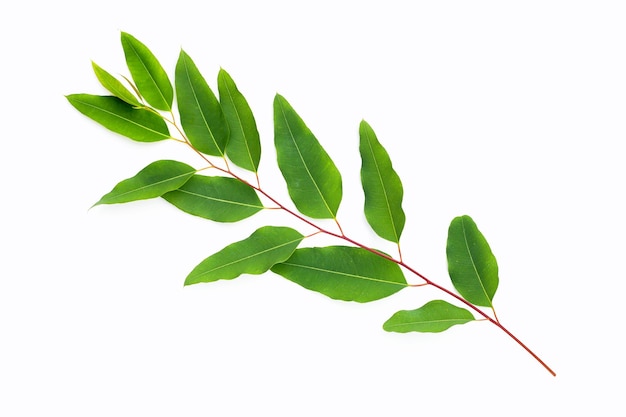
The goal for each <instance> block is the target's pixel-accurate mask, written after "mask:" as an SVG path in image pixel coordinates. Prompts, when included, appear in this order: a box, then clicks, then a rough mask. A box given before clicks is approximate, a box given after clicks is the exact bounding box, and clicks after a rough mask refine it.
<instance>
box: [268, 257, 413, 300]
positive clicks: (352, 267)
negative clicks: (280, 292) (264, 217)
mask: <svg viewBox="0 0 626 417" xmlns="http://www.w3.org/2000/svg"><path fill="white" fill-rule="evenodd" d="M272 271H273V272H275V273H277V274H279V275H281V276H283V277H285V278H287V279H288V280H290V281H293V282H295V283H296V284H299V285H301V286H303V287H304V288H307V289H309V290H312V291H317V292H320V293H322V294H324V295H326V296H328V297H330V298H334V299H337V300H345V301H357V302H360V303H366V302H369V301H374V300H378V299H381V298H384V297H387V296H390V295H391V294H394V293H396V292H398V291H400V290H401V289H403V288H404V287H406V286H407V283H406V280H405V279H404V275H403V273H402V270H401V269H400V267H399V266H398V265H397V264H396V263H394V262H392V261H389V260H387V259H385V258H382V257H380V256H378V255H376V254H374V253H372V252H370V251H368V250H366V249H363V248H357V247H349V246H328V247H321V248H302V249H298V250H296V251H295V252H294V253H293V255H292V256H291V257H290V258H289V259H287V260H286V261H285V262H283V263H279V264H276V265H274V266H273V267H272Z"/></svg>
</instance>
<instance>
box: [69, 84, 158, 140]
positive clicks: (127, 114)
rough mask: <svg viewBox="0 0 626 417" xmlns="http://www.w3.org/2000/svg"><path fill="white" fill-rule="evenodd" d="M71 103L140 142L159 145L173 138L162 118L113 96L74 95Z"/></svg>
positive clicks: (71, 96)
mask: <svg viewBox="0 0 626 417" xmlns="http://www.w3.org/2000/svg"><path fill="white" fill-rule="evenodd" d="M67 99H68V101H69V102H70V103H71V104H72V106H74V107H75V108H76V109H77V110H78V111H79V112H81V113H82V114H84V115H85V116H87V117H89V118H90V119H92V120H94V121H96V122H98V123H100V124H101V125H102V126H104V127H106V128H107V129H109V130H112V131H113V132H115V133H119V134H120V135H124V136H126V137H128V138H130V139H133V140H136V141H139V142H156V141H160V140H164V139H169V138H170V132H169V130H168V128H167V125H166V124H165V121H164V120H163V118H161V117H160V116H159V115H157V114H154V113H152V112H151V111H149V110H145V109H136V108H133V106H132V105H130V104H128V103H126V102H125V101H123V100H120V99H119V98H117V97H113V96H94V95H91V94H71V95H68V96H67Z"/></svg>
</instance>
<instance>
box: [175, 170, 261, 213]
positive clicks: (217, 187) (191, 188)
mask: <svg viewBox="0 0 626 417" xmlns="http://www.w3.org/2000/svg"><path fill="white" fill-rule="evenodd" d="M163 198H164V199H165V200H167V201H168V202H170V203H172V204H173V205H175V206H176V207H178V208H179V209H181V210H182V211H184V212H186V213H189V214H193V215H194V216H199V217H203V218H205V219H209V220H214V221H217V222H237V221H239V220H243V219H245V218H247V217H250V216H252V215H253V214H255V213H257V212H258V211H259V210H261V209H263V204H262V203H261V200H260V199H259V196H258V195H257V194H256V192H255V191H254V190H253V189H252V188H250V187H249V186H247V185H245V184H243V183H242V182H240V181H238V180H236V179H234V178H229V177H208V176H205V175H194V176H193V177H191V178H190V179H189V181H187V182H186V183H185V185H183V186H182V187H180V188H178V189H177V190H175V191H172V192H169V193H167V194H164V195H163Z"/></svg>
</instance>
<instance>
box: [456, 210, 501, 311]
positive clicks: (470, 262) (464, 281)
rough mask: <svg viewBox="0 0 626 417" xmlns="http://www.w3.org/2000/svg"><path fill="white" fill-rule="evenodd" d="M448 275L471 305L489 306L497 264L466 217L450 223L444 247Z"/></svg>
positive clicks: (477, 231)
mask: <svg viewBox="0 0 626 417" xmlns="http://www.w3.org/2000/svg"><path fill="white" fill-rule="evenodd" d="M446 255H447V258H448V273H449V275H450V279H451V280H452V284H453V285H454V288H456V290H457V291H458V292H459V294H461V295H462V296H463V298H465V299H466V300H467V301H469V302H470V303H472V304H474V305H478V306H484V307H492V300H493V296H494V295H495V293H496V289H497V288H498V281H499V279H498V263H497V262H496V258H495V256H494V255H493V253H492V252H491V248H490V247H489V244H488V243H487V240H486V239H485V237H484V236H483V234H482V233H481V232H480V231H479V230H478V227H477V226H476V223H474V220H472V218H471V217H469V216H459V217H456V218H454V219H453V220H452V222H451V223H450V227H449V228H448V241H447V245H446Z"/></svg>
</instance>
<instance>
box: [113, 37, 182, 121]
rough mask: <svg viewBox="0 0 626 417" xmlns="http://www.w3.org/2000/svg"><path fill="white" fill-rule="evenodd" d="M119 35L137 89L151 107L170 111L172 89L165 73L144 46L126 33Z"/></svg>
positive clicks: (172, 99)
mask: <svg viewBox="0 0 626 417" xmlns="http://www.w3.org/2000/svg"><path fill="white" fill-rule="evenodd" d="M121 35H122V36H121V40H122V48H123V49H124V56H125V57H126V65H127V66H128V70H129V71H130V75H131V76H132V77H133V81H135V84H136V85H137V89H138V90H139V92H140V93H141V95H142V96H143V97H144V98H145V99H146V101H147V102H148V103H149V104H150V105H151V106H153V107H155V108H157V109H159V110H166V111H170V110H171V109H172V102H173V101H174V89H173V88H172V83H171V82H170V79H169V77H168V76H167V73H166V72H165V70H164V69H163V67H162V66H161V64H160V63H159V61H158V60H157V58H156V57H155V56H154V54H153V53H152V52H151V51H150V49H148V47H147V46H146V45H144V44H143V43H141V42H140V41H139V40H137V39H136V38H135V37H134V36H132V35H130V34H128V33H125V32H122V34H121Z"/></svg>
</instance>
